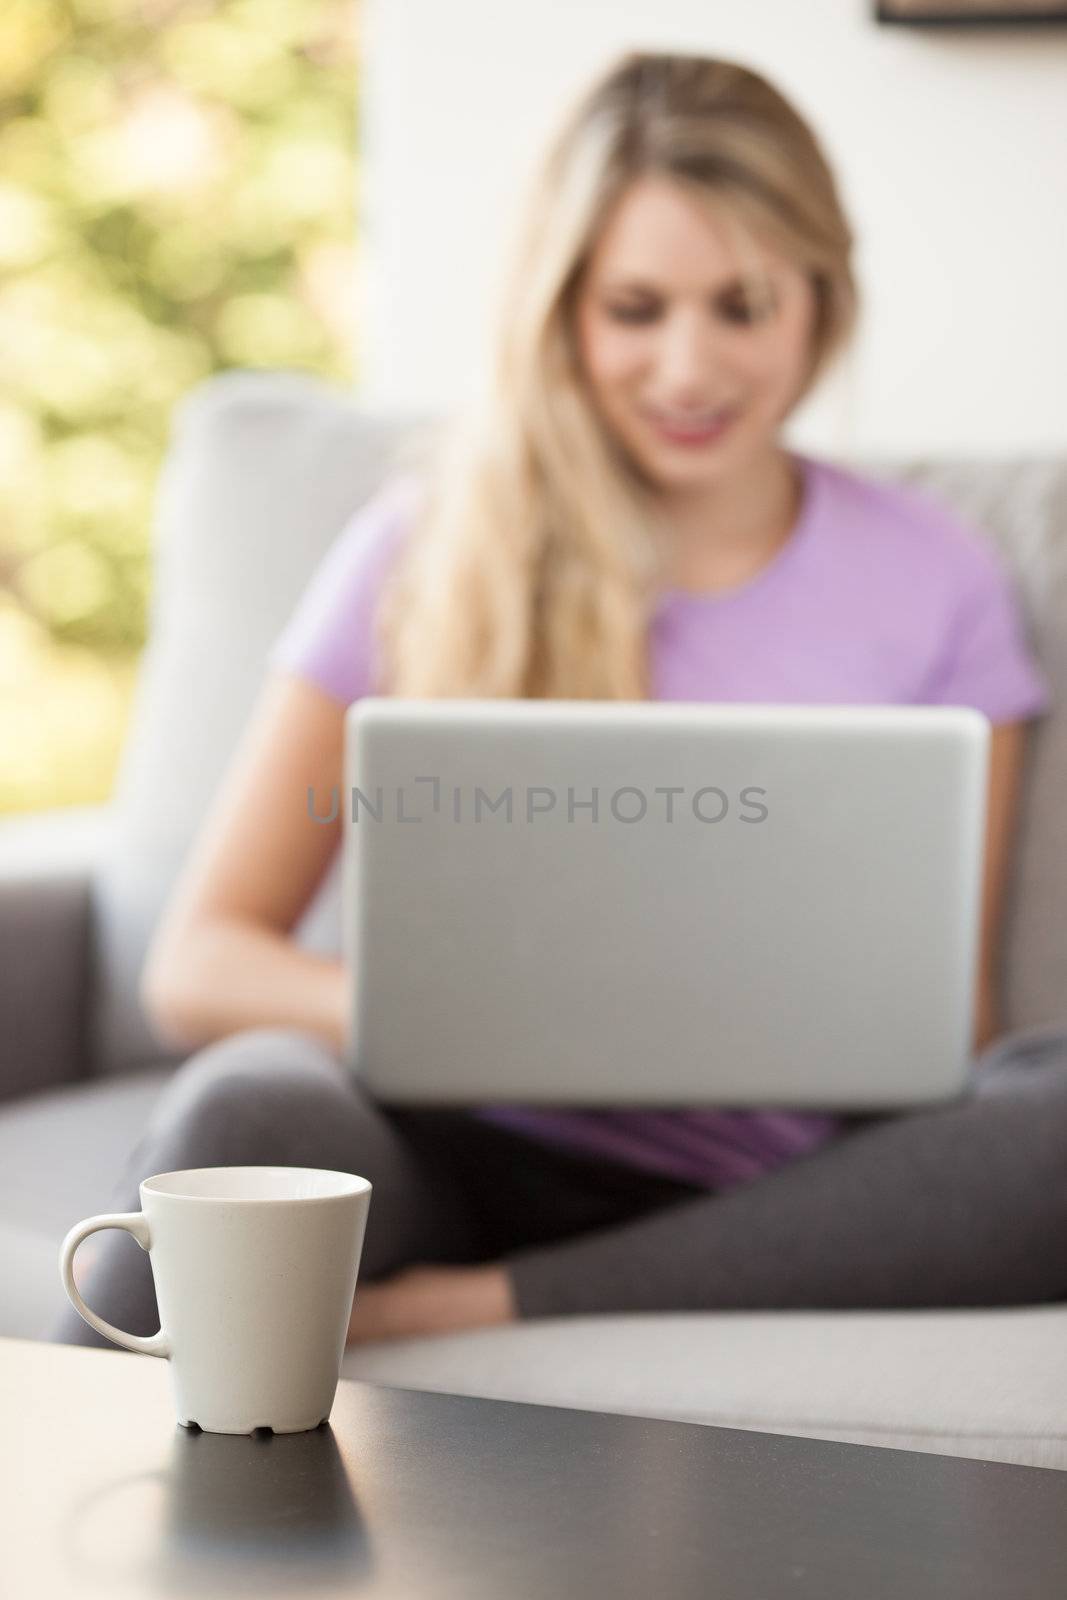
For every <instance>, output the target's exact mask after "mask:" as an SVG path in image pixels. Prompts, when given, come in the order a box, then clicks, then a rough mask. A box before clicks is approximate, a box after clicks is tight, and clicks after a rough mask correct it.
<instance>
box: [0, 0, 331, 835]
mask: <svg viewBox="0 0 1067 1600" xmlns="http://www.w3.org/2000/svg"><path fill="white" fill-rule="evenodd" d="M356 23H357V10H356V5H355V0H5V3H4V5H3V8H2V15H0V810H3V809H13V808H18V807H23V806H28V805H39V804H56V803H66V802H69V801H77V800H94V799H98V798H102V797H103V795H104V794H106V792H107V789H108V787H109V784H110V777H111V772H112V770H113V766H114V759H115V753H116V751H117V748H118V743H119V735H120V733H121V728H116V725H115V724H116V717H117V718H118V719H119V721H120V722H121V719H122V716H123V714H124V706H125V698H126V697H127V695H128V684H129V682H130V681H131V678H132V671H131V662H132V661H134V660H135V659H136V653H137V651H138V650H139V649H140V647H141V645H142V644H143V642H144V633H145V623H146V614H147V598H148V595H147V590H148V581H149V565H148V557H149V549H148V545H149V528H150V516H151V505H152V498H153V494H154V488H155V480H156V476H157V473H158V470H159V466H160V463H161V459H162V455H163V451H164V448H165V444H166V439H167V433H168V428H169V421H170V414H171V410H172V407H173V406H174V404H175V402H176V401H177V400H178V399H179V398H180V397H181V395H182V394H183V393H184V392H185V391H186V390H187V389H188V388H189V387H190V385H192V384H194V383H195V382H197V381H198V380H199V379H201V378H203V377H205V376H207V375H208V374H209V373H211V372H214V371H217V370H220V369H222V368H224V367H229V366H235V365H236V366H243V367H250V366H269V367H290V368H303V369H305V370H311V371H314V372H316V373H318V374H320V375H322V376H324V377H326V378H330V379H335V380H337V381H339V382H342V383H346V384H347V383H350V382H351V381H352V379H353V378H354V375H355V371H354V369H355V360H356V354H355V328H354V317H353V296H354V276H355V262H354V229H355V189H356V179H355V163H356V149H355V127H356ZM72 673H73V677H72ZM79 673H80V677H79ZM75 681H77V682H80V683H81V684H82V688H83V691H84V686H85V684H86V683H91V682H95V683H97V685H98V687H99V685H100V684H101V683H103V684H106V689H105V690H103V691H102V692H101V693H99V694H98V695H97V696H96V699H95V700H93V704H94V705H96V707H97V712H98V717H99V721H100V733H99V739H98V741H97V744H96V745H95V746H92V750H95V751H96V754H95V756H94V755H93V754H92V750H91V751H90V753H89V755H88V757H87V758H86V759H84V760H83V761H82V762H81V764H80V770H81V773H82V777H81V779H80V780H79V779H75V778H74V777H73V775H72V774H71V772H70V760H69V745H68V748H67V751H66V756H67V760H66V770H67V774H68V775H67V776H66V777H62V776H60V775H59V773H58V771H54V770H51V769H50V765H49V762H50V758H49V755H48V750H47V748H46V747H47V746H48V743H49V740H52V741H53V742H54V743H55V744H56V745H57V746H62V745H63V741H64V738H67V739H68V740H69V735H70V732H71V729H72V728H76V729H77V730H78V731H79V732H80V733H81V735H82V743H83V744H84V742H85V737H86V716H87V715H88V716H89V720H90V722H92V720H93V716H92V713H91V712H90V711H87V705H86V696H85V693H84V692H82V693H78V692H75V690H74V688H73V687H72V684H73V683H74V682H75ZM57 685H62V686H63V687H62V689H60V688H58V687H57ZM12 691H14V694H12ZM35 695H36V698H37V702H38V703H39V709H40V711H41V715H40V716H37V717H35V716H34V714H33V707H34V703H35ZM89 698H90V700H92V698H93V697H92V696H91V695H90V697H89ZM64 706H66V707H67V708H69V716H67V715H64V713H63V710H62V707H64ZM48 708H50V710H49V709H48Z"/></svg>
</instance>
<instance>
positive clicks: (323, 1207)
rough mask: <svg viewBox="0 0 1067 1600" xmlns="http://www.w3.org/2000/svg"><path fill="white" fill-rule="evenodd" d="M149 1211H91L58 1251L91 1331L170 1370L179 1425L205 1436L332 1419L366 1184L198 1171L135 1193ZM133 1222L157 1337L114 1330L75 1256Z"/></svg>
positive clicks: (315, 1174) (267, 1172) (334, 1175)
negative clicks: (146, 1264) (90, 1241)
mask: <svg viewBox="0 0 1067 1600" xmlns="http://www.w3.org/2000/svg"><path fill="white" fill-rule="evenodd" d="M140 1194H141V1210H140V1211H130V1212H109V1213H105V1214H103V1215H101V1216H97V1217H89V1218H87V1219H86V1221H84V1222H79V1223H78V1224H77V1225H76V1226H75V1227H73V1228H71V1230H70V1232H69V1233H68V1234H67V1237H66V1238H65V1239H64V1240H63V1243H62V1245H61V1247H60V1254H59V1270H60V1274H61V1276H62V1279H63V1287H64V1288H65V1289H66V1291H67V1294H68V1295H69V1296H70V1299H71V1301H72V1303H73V1305H74V1306H75V1308H76V1309H77V1310H78V1311H79V1312H80V1314H81V1315H82V1316H83V1317H84V1318H85V1320H86V1322H87V1323H88V1324H89V1326H90V1327H92V1328H96V1329H97V1330H98V1332H100V1333H102V1334H104V1335H105V1336H106V1337H107V1338H108V1339H113V1340H114V1341H115V1343H116V1344H120V1345H123V1346H124V1347H125V1348H126V1349H127V1350H136V1351H139V1352H142V1353H144V1354H146V1355H152V1356H163V1357H164V1358H165V1359H166V1360H167V1361H168V1362H169V1365H170V1373H171V1381H172V1385H173V1391H174V1398H175V1404H176V1408H177V1413H178V1421H179V1422H180V1423H181V1424H182V1426H183V1427H191V1426H192V1425H193V1424H194V1423H196V1424H198V1425H199V1426H200V1427H201V1428H203V1429H204V1430H205V1432H208V1433H251V1432H252V1431H253V1430H254V1429H255V1428H261V1427H269V1428H273V1429H274V1431H275V1433H300V1432H302V1431H303V1430H304V1429H306V1428H316V1427H318V1425H319V1423H320V1422H325V1421H326V1419H327V1417H328V1416H329V1414H330V1411H331V1408H332V1406H333V1400H334V1394H335V1392H336V1389H337V1380H338V1377H339V1376H340V1371H341V1358H342V1356H343V1355H344V1350H345V1340H346V1338H347V1335H348V1325H349V1320H350V1317H351V1312H352V1299H353V1296H354V1294H355V1289H356V1279H357V1277H358V1274H359V1259H360V1255H361V1253H362V1250H363V1234H364V1231H365V1229H366V1225H367V1215H368V1212H369V1210H370V1198H371V1184H370V1182H369V1181H368V1179H366V1178H359V1177H356V1176H354V1174H352V1173H350V1172H326V1171H322V1170H320V1169H318V1168H316V1167H194V1168H191V1169H190V1170H188V1171H185V1172H163V1173H159V1174H158V1175H157V1176H155V1177H153V1178H146V1179H145V1180H144V1182H143V1183H142V1184H141V1186H140ZM98 1228H125V1229H126V1231H127V1232H128V1233H132V1234H133V1237H134V1238H135V1239H136V1240H137V1243H138V1244H139V1245H140V1246H141V1248H142V1250H147V1251H148V1254H149V1259H150V1261H151V1264H152V1277H153V1279H154V1281H155V1286H156V1302H157V1304H158V1306H159V1324H160V1325H159V1332H158V1333H153V1334H151V1335H150V1336H149V1337H147V1338H143V1337H141V1336H140V1335H138V1334H135V1333H126V1332H124V1331H123V1329H121V1328H114V1327H112V1325H111V1324H110V1323H109V1322H105V1321H104V1319H103V1318H102V1317H98V1316H97V1315H96V1313H95V1312H94V1311H92V1310H90V1308H89V1307H88V1306H87V1305H86V1304H85V1301H84V1300H83V1299H82V1297H81V1295H80V1294H79V1293H78V1289H77V1287H76V1285H75V1283H74V1253H75V1251H76V1250H77V1248H78V1246H79V1244H81V1242H82V1240H83V1239H85V1238H87V1237H88V1235H89V1234H90V1233H95V1232H96V1230H97V1229H98Z"/></svg>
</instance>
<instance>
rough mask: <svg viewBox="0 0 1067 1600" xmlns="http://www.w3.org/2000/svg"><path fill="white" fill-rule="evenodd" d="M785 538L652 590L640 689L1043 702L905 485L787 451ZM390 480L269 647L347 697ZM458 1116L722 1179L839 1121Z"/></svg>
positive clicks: (981, 540)
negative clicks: (731, 573) (730, 564)
mask: <svg viewBox="0 0 1067 1600" xmlns="http://www.w3.org/2000/svg"><path fill="white" fill-rule="evenodd" d="M794 459H795V460H796V462H797V464H798V466H799V467H800V469H801V473H802V477H803V496H802V502H801V507H800V512H799V515H798V518H797V521H796V523H795V525H794V528H793V531H792V534H791V536H790V538H789V539H788V541H787V542H786V544H785V545H784V546H783V547H782V548H781V549H780V550H779V551H778V553H777V554H776V555H775V556H774V557H773V559H772V560H771V561H770V562H769V563H768V564H767V565H766V566H765V567H763V568H762V570H761V571H760V572H758V573H757V574H756V576H755V577H753V578H751V579H749V580H748V581H747V582H745V583H743V584H740V585H738V586H736V587H735V588H733V589H730V590H729V591H726V592H722V593H718V594H707V595H702V594H696V593H690V592H686V591H683V590H676V589H667V590H664V591H663V592H662V594H661V595H660V597H659V601H658V604H657V606H656V609H655V612H654V616H653V619H652V626H651V631H650V640H649V645H650V651H651V668H652V697H653V698H654V699H657V700H698V701H710V700H719V701H748V702H761V701H762V702H767V703H774V704H778V705H782V704H786V703H808V704H823V705H832V704H838V705H844V704H850V705H878V704H883V705H961V706H973V707H975V708H976V709H977V710H979V711H983V712H984V713H985V714H986V716H987V717H989V719H990V721H991V722H993V723H994V724H996V723H1001V722H1014V721H1016V720H1018V719H1020V718H1026V717H1033V716H1036V715H1038V714H1040V713H1041V712H1043V711H1045V710H1046V709H1047V708H1048V705H1049V703H1050V694H1049V688H1048V684H1047V681H1046V679H1045V678H1044V676H1043V674H1042V673H1041V671H1040V670H1039V668H1038V666H1037V665H1036V663H1035V661H1034V659H1033V657H1032V655H1031V652H1030V650H1029V648H1028V644H1027V640H1026V636H1025V629H1024V626H1023V620H1022V615H1021V611H1020V607H1019V604H1018V599H1017V596H1016V593H1015V590H1014V586H1013V583H1012V580H1011V578H1010V575H1009V572H1008V569H1007V567H1006V565H1005V563H1004V561H1003V558H1002V557H1001V556H1000V555H999V554H998V552H997V551H996V550H995V548H994V546H993V545H992V544H991V543H990V541H989V540H988V539H986V538H985V537H983V536H982V535H980V534H978V533H976V532H972V531H971V529H969V528H968V527H967V526H965V525H964V524H961V523H960V522H959V521H958V520H957V519H956V518H955V517H954V516H953V515H951V514H950V513H949V512H948V511H946V510H945V509H943V508H942V507H941V506H939V505H938V504H937V503H936V502H934V501H932V500H928V499H927V498H926V497H925V496H923V495H920V494H919V493H917V492H916V491H915V490H912V489H906V488H903V487H900V486H898V485H893V486H890V485H888V484H884V483H880V482H877V481H875V480H872V479H868V478H865V477H861V476H859V475H857V474H855V473H852V472H849V471H846V470H844V469H843V468H840V467H837V466H833V465H831V464H830V463H828V462H824V461H820V460H816V459H814V458H812V457H808V456H805V455H801V454H799V453H794ZM419 493H420V487H419V484H418V482H417V481H416V480H414V479H412V478H406V477H405V478H396V479H393V480H392V481H391V482H390V483H389V484H387V485H386V487H385V488H384V489H383V490H382V491H380V492H379V493H378V494H377V495H376V496H375V497H374V498H373V499H372V500H371V501H369V502H368V503H367V504H366V505H365V506H363V507H362V508H361V509H360V510H359V511H358V512H357V513H356V514H355V516H354V517H352V518H351V520H350V521H349V523H348V524H347V525H346V527H345V528H344V530H343V531H342V532H341V534H340V535H339V536H338V538H337V540H336V541H335V543H334V545H333V546H332V547H331V549H330V550H329V552H328V553H327V555H326V557H325V559H324V561H323V562H322V564H321V566H320V568H319V570H318V572H317V573H316V574H315V576H314V577H313V579H312V581H311V583H310V584H309V586H308V588H307V590H306V592H305V594H304V596H303V599H302V600H301V602H300V604H299V605H298V606H297V608H296V611H295V612H294V614H293V616H292V619H291V620H290V622H289V624H288V626H287V627H286V628H285V629H284V631H283V633H282V634H281V637H280V638H279V640H278V641H277V643H276V645H275V647H274V650H273V652H272V655H271V660H272V662H273V663H274V664H275V665H276V666H280V667H283V668H285V669H287V670H289V671H291V672H294V673H296V674H298V675H299V676H301V677H303V678H305V679H308V680H310V681H311V682H312V683H315V684H317V685H318V687H319V688H320V689H322V690H324V691H325V692H326V693H327V694H330V695H332V696H334V697H335V698H336V699H337V700H339V701H340V702H342V703H343V704H345V705H347V704H350V703H351V702H352V701H353V700H356V699H358V698H359V697H360V696H361V695H364V694H368V693H378V692H382V691H381V688H380V685H379V683H378V681H377V670H378V661H377V651H376V648H375V642H374V638H373V628H372V624H373V619H374V614H375V604H376V599H377V595H378V593H379V592H380V588H381V584H382V581H383V579H384V577H385V575H386V573H387V571H388V569H389V566H390V564H391V561H392V559H393V558H394V556H395V554H396V552H397V551H398V549H399V548H400V547H401V546H402V543H403V538H404V533H405V529H406V528H407V527H408V526H409V525H410V518H411V514H412V512H413V510H414V509H415V507H416V506H417V504H418V496H419ZM476 1114H478V1115H480V1116H483V1117H486V1118H488V1119H489V1120H491V1121H494V1122H496V1123H498V1124H501V1125H504V1126H507V1127H511V1128H514V1129H516V1130H518V1131H520V1132H522V1133H525V1134H527V1135H529V1136H532V1137H535V1138H540V1139H545V1140H548V1141H549V1142H552V1143H554V1144H557V1145H561V1146H563V1147H567V1148H570V1149H572V1150H575V1151H576V1152H580V1153H585V1154H587V1155H591V1156H594V1157H596V1156H600V1157H607V1158H609V1159H613V1160H615V1161H620V1162H623V1163H627V1164H632V1165H634V1166H638V1167H641V1168H644V1169H645V1170H648V1171H651V1172H657V1173H661V1174H664V1175H666V1176H669V1177H673V1178H677V1179H680V1180H682V1181H683V1182H687V1183H692V1184H695V1185H697V1186H699V1187H702V1188H707V1189H713V1190H723V1189H727V1188H730V1187H731V1186H733V1185H734V1184H737V1183H741V1182H744V1181H746V1180H748V1179H750V1178H754V1177H757V1176H759V1175H760V1174H762V1173H765V1172H768V1171H770V1170H772V1169H773V1168H774V1167H777V1166H780V1165H781V1164H782V1163H783V1162H786V1161H788V1160H790V1159H792V1158H793V1157H795V1156H798V1155H801V1154H804V1153H805V1152H807V1151H810V1150H813V1149H815V1148H816V1147H817V1146H818V1145H820V1144H823V1143H824V1142H825V1141H827V1140H828V1139H830V1138H832V1137H833V1136H834V1135H835V1134H836V1133H837V1132H839V1130H840V1129H841V1128H842V1127H843V1126H844V1123H845V1119H844V1118H842V1117H840V1116H837V1115H828V1114H823V1113H817V1112H807V1111H790V1110H788V1109H783V1110H781V1111H779V1110H751V1111H750V1110H743V1109H739V1110H721V1111H718V1110H707V1109H693V1110H685V1109H682V1110H677V1111H646V1110H631V1109H622V1110H618V1111H612V1110H609V1109H599V1108H597V1109H584V1108H575V1107H559V1108H558V1109H556V1108H552V1107H532V1106H495V1105H486V1106H480V1107H478V1108H476Z"/></svg>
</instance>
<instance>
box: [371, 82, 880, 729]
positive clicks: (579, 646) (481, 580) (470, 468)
mask: <svg viewBox="0 0 1067 1600" xmlns="http://www.w3.org/2000/svg"><path fill="white" fill-rule="evenodd" d="M653 174H654V175H666V176H669V177H671V178H673V179H675V180H677V181H678V182H680V183H681V184H683V185H685V186H686V188H687V189H688V190H689V192H691V193H693V194H694V195H697V196H700V197H702V198H705V199H707V198H711V199H712V200H714V201H715V202H716V204H717V207H718V211H719V213H720V214H723V215H725V216H727V217H729V218H730V220H731V221H732V222H733V223H734V224H735V225H736V227H737V228H738V230H739V232H740V233H742V234H743V235H746V236H748V237H749V238H750V239H751V238H755V237H761V238H763V239H765V240H766V241H767V242H768V243H770V244H772V245H773V247H775V248H776V249H777V250H778V251H779V252H780V253H781V254H782V255H784V256H785V257H786V258H787V259H789V260H791V261H793V262H794V263H795V264H796V265H797V266H798V267H799V268H800V269H801V270H803V271H804V272H805V273H806V274H807V276H808V278H809V281H810V283H811V285H812V288H813V290H814V303H815V319H814V324H813V332H812V341H811V356H810V363H809V370H808V372H807V374H806V381H805V383H804V387H803V389H802V391H801V394H800V395H798V396H797V399H798V400H799V399H800V398H802V395H803V394H804V393H806V392H807V390H808V389H810V387H811V386H812V384H813V383H814V382H815V380H816V378H817V377H818V376H820V375H821V373H822V372H823V370H824V369H825V367H826V366H827V364H828V363H829V362H830V360H831V358H832V357H833V356H834V355H835V354H836V353H837V351H838V350H839V349H840V348H841V347H842V345H843V344H844V343H845V342H846V340H847V337H848V335H849V333H850V332H851V329H852V326H853V323H854V319H855V314H856V288H855V283H854V280H853V276H852V271H851V265H850V257H851V249H852V236H851V232H850V229H849V225H848V222H847V220H846V218H845V216H844V213H843V211H842V207H841V204H840V201H839V199H838V195H837V191H836V187H835V183H834V178H833V175H832V173H831V170H830V168H829V166H828V164H827V162H826V159H825V158H824V156H823V154H822V151H821V150H820V148H819V145H818V143H817V141H816V138H815V136H814V134H813V133H812V131H811V129H810V128H809V127H808V125H807V124H806V123H805V122H804V120H803V119H802V118H801V116H800V115H799V114H798V112H797V111H795V110H794V109H793V107H792V106H790V105H789V103H788V102H787V101H786V100H785V99H784V98H783V97H782V95H781V94H779V93H778V91H777V90H776V89H774V88H773V87H772V86H771V85H770V84H769V83H768V82H766V80H765V79H763V78H762V77H760V76H759V75H758V74H757V73H755V72H752V71H749V70H748V69H746V68H744V67H741V66H738V65H735V64H733V63H731V62H727V61H717V60H710V59H707V58H703V57H700V56H686V55H668V54H647V53H633V54H629V55H627V56H625V57H623V58H622V60H620V61H619V62H618V64H617V65H616V66H614V67H613V68H612V69H611V70H610V71H608V72H607V73H606V74H605V75H604V76H603V77H602V78H601V79H600V80H599V81H598V82H596V83H595V84H594V85H593V86H592V87H591V88H590V89H588V90H587V91H586V93H585V94H584V95H583V96H582V97H581V99H580V100H579V101H578V103H577V104H576V105H575V106H574V108H573V109H572V110H571V112H570V114H569V115H568V116H567V117H566V119H565V121H564V123H563V125H562V127H561V128H560V130H559V132H558V133H557V135H556V137H555V138H554V140H553V141H552V143H551V144H550V146H549V148H548V150H547V151H546V153H545V156H544V159H543V162H542V163H541V165H540V167H539V169H538V171H537V172H536V174H535V177H534V181H533V185H532V189H531V191H530V193H529V194H528V196H527V203H526V206H525V208H524V211H523V214H522V215H523V222H522V225H521V226H520V228H519V230H518V233H517V236H516V238H515V239H514V241H513V250H512V256H511V259H510V263H509V265H508V267H507V270H506V272H505V275H504V278H503V279H502V282H501V292H500V295H499V302H498V306H497V315H496V321H495V325H494V327H493V330H492V331H493V332H494V333H495V337H494V338H493V339H492V340H491V343H490V365H489V368H488V370H487V372H486V374H485V380H487V381H483V389H482V393H481V395H480V397H479V400H478V401H477V402H476V403H475V404H473V405H471V406H470V407H469V408H467V410H466V411H465V412H464V413H463V414H462V415H461V416H460V417H459V418H458V420H453V422H452V424H451V426H450V427H449V429H448V431H447V432H446V434H445V436H444V439H443V442H442V441H439V442H438V445H437V450H436V457H435V460H434V465H433V469H432V471H431V474H430V478H429V482H428V484H427V493H426V495H425V496H424V498H423V500H422V503H421V508H420V510H419V513H418V514H417V516H416V518H415V521H414V524H413V526H412V528H411V530H410V536H409V540H408V544H407V548H406V550H405V552H404V555H403V557H402V558H401V560H400V561H399V563H398V565H397V569H396V571H395V572H394V573H393V575H392V577H391V580H390V582H389V583H388V584H387V586H386V589H385V592H384V594H383V596H382V603H381V605H380V607H379V612H378V624H377V626H378V629H379V635H378V637H379V642H380V645H381V659H382V663H383V672H382V686H383V688H384V689H385V690H386V691H387V692H391V693H394V694H399V695H406V696H419V697H439V696H440V697H464V696H474V697H482V696H484V697H516V698H546V699H550V698H555V699H597V700H600V699H608V700H610V699H619V700H638V699H646V698H648V694H649V685H648V676H647V672H648V667H647V646H646V636H647V627H648V619H649V606H650V602H651V599H652V597H653V594H654V592H655V585H656V581H657V574H658V571H659V565H658V563H659V558H660V549H661V547H660V544H659V541H658V537H657V533H656V512H655V507H654V501H653V499H652V496H651V495H650V492H649V490H648V488H647V486H645V485H643V484H642V482H641V481H640V477H639V475H638V474H637V472H636V471H635V470H633V469H632V467H631V466H630V465H629V464H628V462H627V460H626V459H625V457H624V455H623V454H622V452H621V450H620V448H619V447H618V446H617V445H616V444H615V442H614V441H613V440H612V439H611V438H610V437H608V435H607V433H606V431H605V428H604V426H603V425H602V423H601V422H600V420H599V418H598V417H597V415H596V413H595V411H594V408H593V406H592V403H591V401H590V400H589V398H588V395H587V393H586V390H585V388H584V385H583V382H582V380H581V377H580V374H579V370H578V364H577V360H576V354H575V344H574V338H573V332H572V307H573V301H574V296H575V291H576V288H577V285H578V284H579V282H580V280H581V276H582V271H583V268H584V266H585V264H586V262H587V261H588V259H589V256H590V254H591V251H592V248H593V244H594V241H595V240H596V238H597V235H598V232H599V230H600V228H601V226H602V225H603V222H604V220H605V219H606V216H607V214H608V211H609V210H610V208H611V207H612V206H613V205H614V203H615V202H616V201H617V200H618V199H619V197H620V196H621V195H622V193H623V192H624V191H625V190H626V189H627V188H628V187H629V186H630V185H631V184H632V183H633V182H634V181H635V180H636V179H638V178H639V177H642V176H645V175H653Z"/></svg>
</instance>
